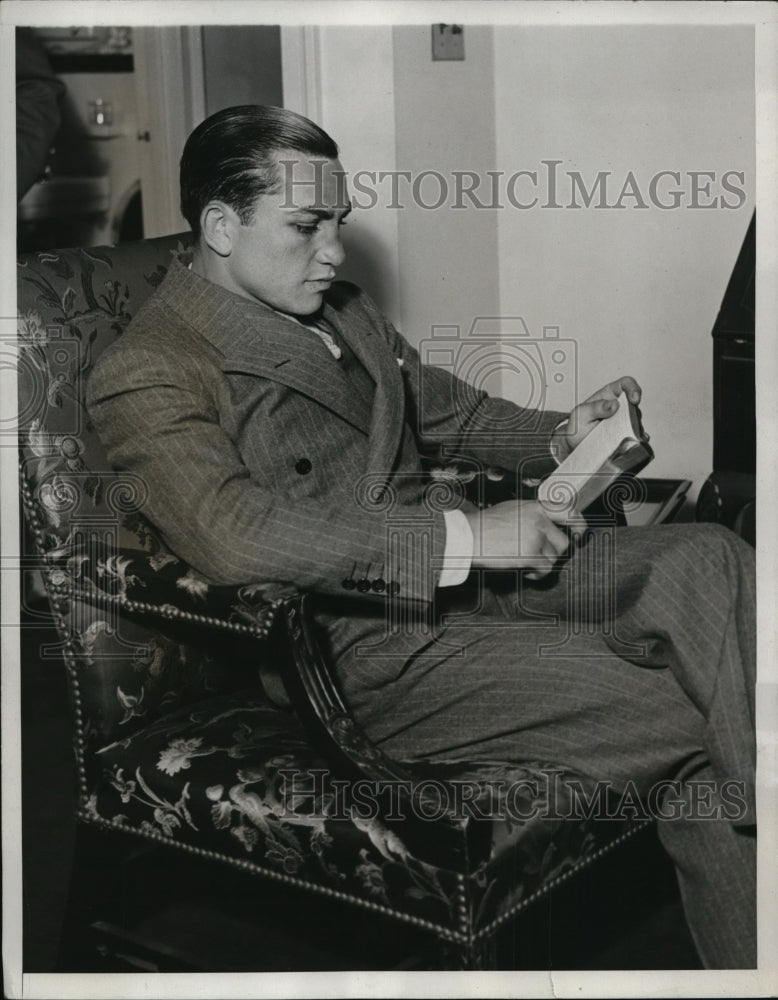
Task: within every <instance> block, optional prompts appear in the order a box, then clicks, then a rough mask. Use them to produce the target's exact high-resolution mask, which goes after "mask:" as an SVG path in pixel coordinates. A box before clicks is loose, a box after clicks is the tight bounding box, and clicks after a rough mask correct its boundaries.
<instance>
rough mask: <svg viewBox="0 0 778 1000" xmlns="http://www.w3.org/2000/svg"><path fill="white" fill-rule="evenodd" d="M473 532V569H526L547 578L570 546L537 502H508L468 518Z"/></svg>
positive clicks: (530, 575)
mask: <svg viewBox="0 0 778 1000" xmlns="http://www.w3.org/2000/svg"><path fill="white" fill-rule="evenodd" d="M465 516H466V517H467V520H468V523H469V524H470V527H471V528H472V531H473V561H472V563H471V565H472V567H473V568H474V569H502V570H508V569H525V570H528V572H527V574H526V575H527V577H528V578H529V579H530V580H540V579H542V578H543V577H544V576H547V575H548V574H549V573H550V572H551V570H552V569H553V568H554V565H555V563H556V562H557V560H558V559H559V557H560V556H562V555H563V554H564V553H565V552H566V551H567V548H568V546H569V545H570V539H569V538H568V536H567V535H566V534H565V533H564V532H563V531H562V530H561V529H560V528H558V527H557V526H556V525H555V524H554V522H553V521H551V520H550V519H549V518H548V516H547V515H546V513H545V511H544V510H543V508H542V507H541V506H540V504H539V503H537V501H535V500H509V501H507V502H505V503H498V504H495V505H494V506H493V507H487V508H486V509H485V510H477V511H471V512H469V513H467V514H466V515H465Z"/></svg>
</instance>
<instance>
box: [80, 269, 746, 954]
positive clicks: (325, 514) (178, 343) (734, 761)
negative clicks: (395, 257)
mask: <svg viewBox="0 0 778 1000" xmlns="http://www.w3.org/2000/svg"><path fill="white" fill-rule="evenodd" d="M323 316H324V318H325V320H326V321H327V322H328V323H329V324H330V326H331V327H332V329H333V331H334V333H335V335H336V336H337V338H338V339H339V342H340V343H342V345H343V347H344V350H345V351H346V362H347V364H346V365H345V366H339V365H338V364H337V363H335V362H334V361H333V358H332V357H331V356H330V354H329V353H328V351H327V349H326V347H325V346H324V345H323V344H322V343H321V341H320V340H319V339H318V338H317V337H316V335H315V334H313V333H311V332H310V331H306V330H304V329H301V328H300V327H299V326H298V325H297V324H296V323H295V322H294V321H292V320H290V319H288V318H287V317H283V316H280V315H279V314H277V313H275V312H274V311H273V310H271V309H269V308H267V307H265V306H264V305H262V304H259V303H254V302H251V301H249V300H246V299H243V298H240V297H238V296H236V295H233V294H232V293H230V292H228V291H226V290H225V289H222V288H219V287H217V286H215V285H212V284H211V283H209V282H207V281H205V280H204V279H202V278H200V277H198V276H197V275H195V274H192V273H191V272H189V271H187V270H186V268H185V267H183V266H182V265H181V264H180V263H175V264H174V265H173V267H171V270H170V273H169V274H168V276H167V278H166V279H165V281H164V282H163V284H162V285H161V286H160V288H159V289H158V291H157V293H156V294H155V295H154V296H153V297H152V299H151V300H149V302H147V303H146V305H144V307H143V308H142V309H141V310H140V311H139V312H138V314H137V316H136V317H135V319H134V320H133V323H132V324H131V326H130V328H129V329H128V330H127V332H126V333H125V334H124V335H123V337H122V338H121V339H120V340H119V341H118V342H117V343H116V344H115V345H114V346H113V347H112V348H109V349H108V350H107V351H106V352H105V353H104V355H103V356H102V357H101V358H100V359H99V361H98V363H97V365H96V367H95V370H94V372H93V374H92V377H91V379H90V384H89V391H88V405H89V409H90V413H91V415H92V417H93V419H94V421H95V424H96V426H97V428H98V431H99V433H100V435H101V437H102V439H103V441H104V443H105V445H106V447H107V449H108V454H109V457H110V458H111V460H112V461H113V462H114V463H115V464H117V465H119V466H122V467H126V468H130V469H132V470H133V471H135V472H137V473H139V474H141V475H142V476H143V477H144V478H145V480H146V483H147V486H148V489H149V499H148V504H147V509H146V512H147V514H148V516H149V517H150V519H151V520H152V521H153V522H155V523H156V525H157V526H158V527H159V528H160V530H161V531H162V532H163V534H164V536H165V537H166V540H167V541H168V543H169V544H170V546H171V548H172V549H173V550H174V551H175V552H177V553H178V554H179V555H180V556H181V557H182V558H184V559H185V560H186V561H187V562H189V563H190V564H191V565H193V566H194V567H195V568H196V569H198V570H199V571H200V572H202V573H203V574H204V575H205V576H206V577H207V578H209V579H211V580H213V581H216V582H230V583H247V582H256V583H259V584H262V585H264V586H265V587H266V588H267V591H268V595H269V596H270V595H273V594H276V593H279V592H283V591H284V590H287V589H289V588H305V589H310V590H313V591H315V592H316V594H317V595H319V613H318V619H319V622H320V624H321V627H322V635H323V640H324V641H325V642H326V643H328V644H329V647H330V650H331V652H332V654H333V656H334V657H335V658H336V662H337V664H338V669H339V673H340V676H341V680H342V684H343V687H344V691H345V695H346V697H347V699H348V700H349V701H350V703H351V705H352V707H353V708H354V711H355V713H356V714H357V716H358V717H359V718H360V720H361V721H362V722H363V724H364V725H365V727H366V729H367V730H368V732H369V733H370V735H371V736H372V738H374V739H375V740H377V741H381V742H383V744H384V745H385V747H386V749H387V750H388V751H389V752H391V753H393V754H395V755H396V756H398V757H406V758H413V757H423V758H437V759H443V758H452V757H459V758H466V759H471V760H472V759H508V760H513V759H522V758H523V759H530V758H531V759H547V760H554V761H555V762H558V763H560V764H569V765H570V766H572V767H574V768H577V769H579V770H582V771H584V772H587V773H589V774H591V775H592V776H594V777H602V778H604V779H608V780H612V781H613V782H615V784H616V786H617V787H623V786H624V785H625V783H626V782H627V781H629V780H632V781H633V782H635V784H636V785H637V786H638V787H639V788H640V790H641V791H643V792H645V791H647V789H648V788H649V787H650V785H651V783H652V782H654V781H656V780H658V779H661V778H666V777H678V778H689V777H697V778H699V777H706V776H713V777H715V778H717V779H719V780H721V779H723V778H737V779H743V780H745V781H746V782H747V784H748V812H747V814H746V815H745V816H744V817H741V819H740V823H741V826H744V827H747V826H748V824H751V823H753V767H754V748H753V742H754V741H753V684H754V677H753V671H754V667H753V663H754V620H753V618H754V600H753V590H752V586H753V585H752V574H753V560H752V553H751V550H750V549H748V547H747V546H745V545H744V544H742V543H741V542H740V541H739V539H737V538H736V537H735V536H734V535H732V534H731V533H729V532H726V531H724V530H722V529H718V528H711V527H707V526H688V527H686V526H683V527H682V526H678V527H665V528H649V529H632V530H627V531H621V532H616V533H613V532H610V533H608V532H607V531H603V532H600V533H595V534H594V535H593V536H592V537H591V538H590V539H589V540H588V543H587V544H586V545H584V546H583V547H582V548H581V549H580V550H579V551H578V552H576V553H575V555H574V556H573V558H572V559H571V560H570V561H569V562H568V564H567V566H566V567H565V569H564V570H563V571H562V573H560V574H559V575H558V576H557V577H556V578H555V579H553V580H551V581H548V582H545V583H542V584H540V585H529V584H525V582H524V581H521V580H520V579H519V578H518V577H517V576H516V575H515V574H512V575H511V574H508V575H507V576H506V575H494V574H492V575H490V576H488V577H486V578H483V579H475V575H474V576H473V578H472V579H471V581H470V585H468V586H466V587H462V588H452V589H451V590H449V589H445V590H437V591H436V583H437V579H438V576H439V572H440V567H441V557H442V554H443V550H444V546H445V526H444V521H443V515H442V513H441V510H440V509H437V506H436V505H435V504H430V503H427V502H424V500H423V498H422V490H423V487H422V485H421V480H420V478H419V472H420V468H421V466H420V455H421V453H422V452H423V451H425V450H427V449H429V450H430V451H434V449H435V446H436V444H437V442H439V441H441V440H446V441H448V442H449V445H450V447H451V450H452V451H453V452H454V453H456V454H460V455H468V454H472V455H474V456H475V457H476V458H477V459H478V460H480V461H481V462H483V463H486V464H495V465H503V466H507V467H513V468H517V467H518V466H521V467H522V468H523V471H524V472H525V474H526V473H527V472H528V471H531V472H534V473H536V474H537V473H542V472H544V471H547V470H548V469H550V467H551V466H552V465H553V461H552V460H551V459H550V455H549V450H548V443H549V436H550V433H551V430H552V429H553V428H554V427H555V426H556V425H557V424H558V422H559V421H560V420H561V419H563V417H564V414H559V413H554V412H549V413H545V414H542V415H535V414H528V413H526V412H524V411H521V410H519V409H518V408H516V407H514V406H513V405H512V404H508V403H506V402H503V401H501V400H492V399H488V398H485V397H484V396H483V395H482V394H479V393H476V392H475V391H474V390H472V389H468V388H467V387H465V386H464V385H463V384H456V383H452V381H451V379H450V377H449V376H448V375H447V374H445V373H444V372H442V371H440V370H437V369H422V368H421V366H420V365H419V363H418V362H419V359H418V355H417V353H416V352H415V351H414V350H413V349H412V348H411V347H410V346H409V345H408V344H407V343H406V342H405V341H404V340H402V338H400V337H399V335H398V334H397V333H396V331H394V329H393V328H392V327H391V326H390V325H389V324H387V323H386V321H385V320H384V319H383V318H382V317H381V316H380V314H379V313H378V311H377V310H376V309H375V308H374V306H373V305H372V304H371V303H370V302H369V300H367V298H366V297H365V296H363V295H362V294H361V293H360V292H359V291H358V290H357V289H355V288H354V287H353V286H349V285H344V284H336V285H334V286H333V288H332V290H331V291H330V293H329V294H328V296H327V299H326V304H325V307H324V311H323ZM349 365H350V366H351V367H350V370H349ZM343 367H345V368H346V374H345V375H344V372H343ZM349 371H350V374H349ZM536 417H537V419H535V418H536ZM505 426H509V427H512V428H513V433H511V434H510V435H508V436H507V437H506V435H505V434H499V433H496V432H494V430H493V429H494V428H495V427H503V428H504V427H505ZM522 427H523V428H524V429H523V431H522ZM490 428H491V429H492V430H490ZM517 428H518V432H517ZM529 428H531V430H530V429H529ZM525 463H529V465H526V464H525ZM387 497H388V500H387ZM387 609H388V611H387ZM398 609H399V610H398ZM474 609H477V614H475V615H474V614H473V613H472V612H473V610H474ZM452 616H453V617H452ZM685 794H686V792H685ZM660 828H661V836H662V837H663V840H664V843H665V845H666V847H667V849H668V851H669V853H670V854H671V856H672V857H673V859H674V861H675V862H676V866H677V868H678V871H679V879H680V882H681V887H682V892H683V894H684V899H685V903H686V907H687V915H688V916H689V920H690V925H691V927H692V930H693V933H694V935H695V938H696V940H697V943H698V946H699V948H700V951H701V953H702V955H703V958H704V960H705V962H706V963H707V964H709V965H716V964H721V965H747V964H752V962H753V949H754V928H753V889H754V872H753V865H754V843H753V838H752V837H751V836H750V835H749V833H748V832H746V831H745V830H743V829H741V830H740V831H737V830H735V829H734V827H733V826H732V824H731V823H729V822H728V821H725V820H724V821H722V820H719V821H709V822H706V823H703V822H687V821H668V822H660Z"/></svg>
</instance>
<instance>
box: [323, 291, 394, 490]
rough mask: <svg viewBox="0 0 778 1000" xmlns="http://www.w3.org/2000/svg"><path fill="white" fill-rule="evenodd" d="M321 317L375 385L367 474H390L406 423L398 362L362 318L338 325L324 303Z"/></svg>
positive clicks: (328, 307)
mask: <svg viewBox="0 0 778 1000" xmlns="http://www.w3.org/2000/svg"><path fill="white" fill-rule="evenodd" d="M324 318H325V319H326V320H327V321H328V322H329V323H331V324H332V326H334V327H335V328H336V330H337V332H338V333H339V334H340V336H341V337H342V338H343V339H344V340H345V341H346V343H347V344H348V345H349V347H350V348H351V350H352V351H353V352H354V354H355V355H356V357H357V359H358V360H359V361H360V362H361V363H362V364H363V365H364V366H365V368H366V369H367V371H368V373H369V374H370V376H371V378H372V379H373V381H374V382H375V385H376V391H375V399H374V401H373V416H372V420H371V422H370V445H371V447H370V458H369V463H368V470H367V472H368V474H369V475H381V474H386V476H387V478H388V476H389V474H390V473H391V471H392V469H393V467H394V464H395V459H396V458H397V451H398V449H399V447H400V439H401V437H402V431H403V426H404V423H405V386H404V383H403V377H402V372H401V371H400V366H399V365H398V363H397V359H396V358H395V357H394V355H393V354H392V352H391V351H390V350H389V348H388V347H387V345H386V344H385V342H384V341H383V340H382V338H380V337H378V336H376V335H375V331H374V330H373V328H372V327H371V326H370V325H369V324H368V323H366V322H364V321H363V320H362V319H361V317H353V318H352V319H351V320H350V322H349V323H348V324H346V323H341V321H340V316H339V314H338V312H337V310H335V309H333V308H332V307H331V306H330V305H329V304H326V303H325V306H324Z"/></svg>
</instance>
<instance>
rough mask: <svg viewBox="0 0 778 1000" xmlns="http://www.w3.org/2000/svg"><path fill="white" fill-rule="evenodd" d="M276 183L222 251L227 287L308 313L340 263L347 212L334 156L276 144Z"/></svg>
mask: <svg viewBox="0 0 778 1000" xmlns="http://www.w3.org/2000/svg"><path fill="white" fill-rule="evenodd" d="M277 159H278V161H279V165H278V171H279V181H280V183H279V190H278V191H277V192H276V193H274V194H271V193H267V194H263V195H260V197H259V198H258V199H257V203H256V206H255V210H254V216H253V218H252V220H251V222H249V223H248V224H247V225H241V226H240V227H239V228H238V230H237V233H236V237H235V239H234V241H233V248H232V252H231V253H230V255H229V257H228V258H226V261H225V263H226V267H227V272H228V278H229V280H230V282H231V285H232V288H231V290H232V291H235V292H237V293H238V294H240V295H243V296H245V297H246V298H250V299H258V300H259V301H261V302H264V303H266V304H267V305H269V306H272V307H273V308H274V309H278V310H280V311H281V312H286V313H294V314H296V315H298V316H307V315H309V314H310V313H314V312H316V311H317V310H318V309H319V308H320V306H321V303H322V297H323V295H324V293H325V292H326V290H327V289H328V288H329V287H330V284H331V282H332V280H333V278H334V277H335V269H336V268H337V267H338V265H340V264H342V263H343V260H344V259H345V252H344V250H343V245H342V243H341V240H340V227H341V226H342V225H343V220H344V217H345V216H346V215H347V214H348V212H349V211H350V205H349V201H348V193H347V191H346V183H345V177H344V174H343V168H342V167H341V165H340V162H339V161H338V160H323V159H322V158H321V157H312V158H311V157H308V155H307V154H305V153H297V152H292V151H280V152H279V153H278V154H277Z"/></svg>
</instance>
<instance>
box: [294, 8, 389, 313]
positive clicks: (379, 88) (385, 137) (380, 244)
mask: <svg viewBox="0 0 778 1000" xmlns="http://www.w3.org/2000/svg"><path fill="white" fill-rule="evenodd" d="M316 47H317V49H318V64H319V66H318V71H319V75H320V80H319V90H320V104H321V107H320V109H319V123H320V124H321V126H322V127H323V128H324V129H325V130H326V131H327V132H329V133H330V135H331V136H332V137H333V138H334V139H335V141H336V142H337V143H338V145H339V147H340V159H341V163H342V165H343V168H344V170H346V171H347V173H348V174H349V177H352V176H353V175H354V174H355V173H357V172H358V171H360V170H394V168H395V164H396V154H395V134H394V120H395V108H394V69H393V53H392V29H391V27H389V26H377V27H365V26H359V27H323V28H319V29H317V38H316ZM285 74H286V70H285ZM285 79H286V77H285ZM362 201H363V202H366V201H367V199H366V198H363V199H362ZM344 242H345V245H346V248H347V252H348V258H347V261H346V264H345V266H344V267H342V268H341V269H340V270H339V272H338V273H339V277H342V278H346V279H348V280H350V281H355V282H356V283H357V284H358V285H360V286H361V287H363V288H364V289H365V290H366V291H367V292H368V293H369V294H370V295H371V296H373V298H374V299H375V300H376V301H377V302H378V303H379V305H380V306H381V308H382V309H383V310H384V312H385V313H386V314H387V315H388V316H389V317H390V318H391V319H392V320H394V321H395V322H397V321H398V320H399V318H400V270H399V254H398V250H399V237H398V231H397V213H396V212H395V211H392V210H391V209H388V208H385V207H383V206H382V204H378V205H377V206H376V207H375V208H372V209H365V210H363V211H360V210H355V211H354V213H353V216H352V218H351V219H349V220H348V222H347V226H346V229H345V230H344Z"/></svg>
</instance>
